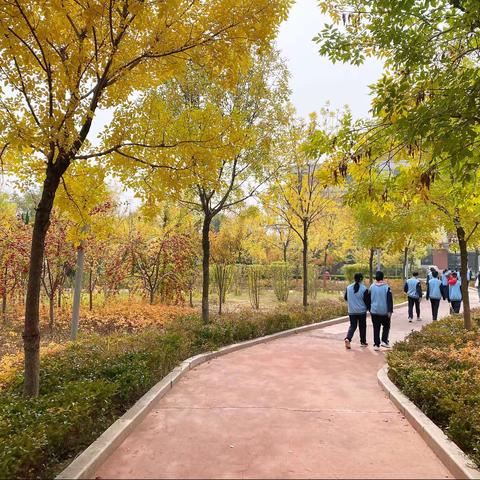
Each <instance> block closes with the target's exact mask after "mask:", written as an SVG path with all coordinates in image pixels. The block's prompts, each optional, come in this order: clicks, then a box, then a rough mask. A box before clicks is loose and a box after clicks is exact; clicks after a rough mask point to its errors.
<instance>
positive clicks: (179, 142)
mask: <svg viewBox="0 0 480 480" xmlns="http://www.w3.org/2000/svg"><path fill="white" fill-rule="evenodd" d="M252 55H253V57H252V58H253V62H252V65H251V67H250V68H249V69H248V70H247V71H246V72H244V73H242V74H240V75H239V76H238V77H237V79H236V81H235V83H234V84H233V85H226V83H225V79H224V78H223V76H222V75H220V76H218V75H217V76H212V74H211V73H210V72H208V71H207V70H206V69H205V68H203V67H199V66H197V65H194V64H192V65H190V68H189V69H188V71H187V72H186V74H185V75H182V76H176V77H175V78H174V79H172V80H171V81H169V82H167V83H165V84H164V85H162V86H161V87H159V88H157V89H152V90H150V91H148V92H147V93H146V94H145V95H142V96H140V97H139V98H138V99H136V100H132V101H130V102H127V103H126V104H125V105H124V107H123V108H122V109H121V110H119V112H118V114H117V115H116V117H115V119H114V122H113V123H112V125H111V128H110V130H109V132H108V133H109V137H108V141H109V142H112V141H113V142H120V143H124V144H125V143H126V144H128V145H129V146H128V148H124V149H122V151H120V152H119V151H117V152H115V153H114V155H112V159H111V162H112V165H113V167H114V170H115V171H116V172H119V173H120V175H121V178H122V180H123V181H124V182H125V183H127V184H128V185H129V186H131V187H132V188H134V189H135V190H136V191H137V192H138V193H139V195H141V196H146V197H147V198H150V199H152V197H153V198H154V199H157V200H158V199H160V200H161V201H162V200H163V199H165V198H169V199H172V198H177V199H179V200H180V201H181V202H182V203H183V204H185V205H188V206H190V207H192V208H193V209H195V210H196V211H198V212H200V213H201V215H202V217H203V224H202V253H203V260H202V272H203V273H202V276H203V284H202V318H203V320H204V322H205V323H207V322H208V320H209V284H210V239H209V234H210V229H211V225H212V221H213V219H214V218H215V217H216V216H217V215H219V214H220V213H221V212H222V211H224V210H227V209H231V208H233V207H235V206H237V205H239V204H241V203H242V202H244V201H245V200H246V199H247V198H250V197H252V196H254V195H255V194H256V193H257V192H258V191H259V189H260V188H261V187H262V186H263V185H264V184H265V182H266V180H267V179H268V178H269V177H270V175H271V174H272V171H274V170H275V160H274V156H273V151H274V144H275V142H276V139H278V138H279V136H280V132H281V130H282V128H283V124H284V123H285V111H286V105H287V100H288V95H289V90H288V72H287V70H286V67H285V65H284V64H283V62H282V60H281V59H280V58H279V56H278V54H277V53H276V52H275V51H272V52H269V53H267V54H260V53H259V52H253V54H252ZM127 118H130V120H131V121H132V123H133V124H134V126H130V125H128V126H127V127H125V125H126V119H127ZM133 138H143V139H144V140H143V141H144V143H145V144H150V145H151V144H162V143H163V144H166V145H169V147H170V148H166V149H162V150H156V149H151V148H148V146H147V147H146V146H145V145H138V144H136V145H132V143H134V142H132V139H133ZM131 158H136V159H137V160H138V162H141V165H142V166H141V167H137V168H136V169H135V172H133V171H132V163H131V161H129V159H131Z"/></svg>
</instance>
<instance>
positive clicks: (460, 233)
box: [457, 226, 472, 330]
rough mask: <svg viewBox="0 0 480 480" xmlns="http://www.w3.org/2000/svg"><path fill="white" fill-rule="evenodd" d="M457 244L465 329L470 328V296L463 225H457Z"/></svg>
mask: <svg viewBox="0 0 480 480" xmlns="http://www.w3.org/2000/svg"><path fill="white" fill-rule="evenodd" d="M457 237H458V245H459V247H460V270H461V279H462V285H461V288H462V300H463V324H464V326H465V328H466V329H467V330H471V329H472V318H471V314H470V297H469V295H468V272H467V268H468V250H467V241H466V239H465V230H464V229H463V227H461V226H460V227H457Z"/></svg>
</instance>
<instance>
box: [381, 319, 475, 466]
mask: <svg viewBox="0 0 480 480" xmlns="http://www.w3.org/2000/svg"><path fill="white" fill-rule="evenodd" d="M472 313H473V314H474V318H476V319H477V322H478V320H479V319H480V311H473V312H472ZM477 322H475V324H476V325H477ZM388 366H389V377H390V378H391V380H392V381H393V382H394V383H395V384H396V385H397V386H398V387H399V388H400V389H401V390H402V392H403V393H404V394H405V395H407V396H408V397H409V398H410V400H412V401H413V402H414V403H415V404H416V405H417V406H418V407H419V408H420V409H421V410H422V411H423V412H424V413H425V414H426V415H427V416H428V417H430V419H431V420H433V421H434V422H435V423H436V424H437V425H438V426H439V427H440V428H442V429H443V431H444V432H445V433H446V434H447V435H448V437H449V438H450V439H451V440H452V441H454V442H455V443H456V444H457V445H458V446H459V447H460V448H461V449H462V450H463V451H464V452H465V453H467V454H468V455H470V457H471V458H472V460H473V461H474V462H475V464H476V465H477V466H480V331H479V328H478V326H476V327H475V328H474V330H472V331H466V330H465V329H464V328H463V321H462V319H460V318H458V317H447V318H445V319H443V320H440V321H438V322H434V323H432V324H430V325H427V326H425V327H424V328H423V329H422V330H421V331H420V332H412V333H411V334H410V335H409V336H408V337H407V338H406V339H405V340H404V341H402V342H398V343H396V344H395V346H394V348H393V350H392V351H391V352H390V353H389V354H388Z"/></svg>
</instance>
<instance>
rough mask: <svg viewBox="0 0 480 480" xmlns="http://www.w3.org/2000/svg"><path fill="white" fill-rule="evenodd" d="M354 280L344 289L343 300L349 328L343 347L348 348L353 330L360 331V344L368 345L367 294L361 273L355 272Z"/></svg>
mask: <svg viewBox="0 0 480 480" xmlns="http://www.w3.org/2000/svg"><path fill="white" fill-rule="evenodd" d="M354 280H355V281H354V282H353V283H352V284H351V285H349V286H348V287H347V289H346V290H345V296H344V298H345V300H346V301H347V302H348V316H349V317H350V328H349V329H348V332H347V336H346V337H345V348H346V349H348V350H350V348H352V347H351V342H352V338H353V335H354V334H355V331H356V330H357V326H358V330H359V333H360V345H361V346H362V347H368V343H367V310H368V309H369V306H370V305H369V295H368V289H367V287H366V286H365V285H364V284H363V283H362V282H363V275H362V274H361V273H356V274H355V277H354Z"/></svg>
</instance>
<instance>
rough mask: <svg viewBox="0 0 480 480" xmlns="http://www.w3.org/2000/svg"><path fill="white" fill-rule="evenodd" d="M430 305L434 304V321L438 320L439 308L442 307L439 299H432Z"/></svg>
mask: <svg viewBox="0 0 480 480" xmlns="http://www.w3.org/2000/svg"><path fill="white" fill-rule="evenodd" d="M430 303H431V304H432V319H433V320H437V318H438V307H439V306H440V299H439V298H431V299H430Z"/></svg>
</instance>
